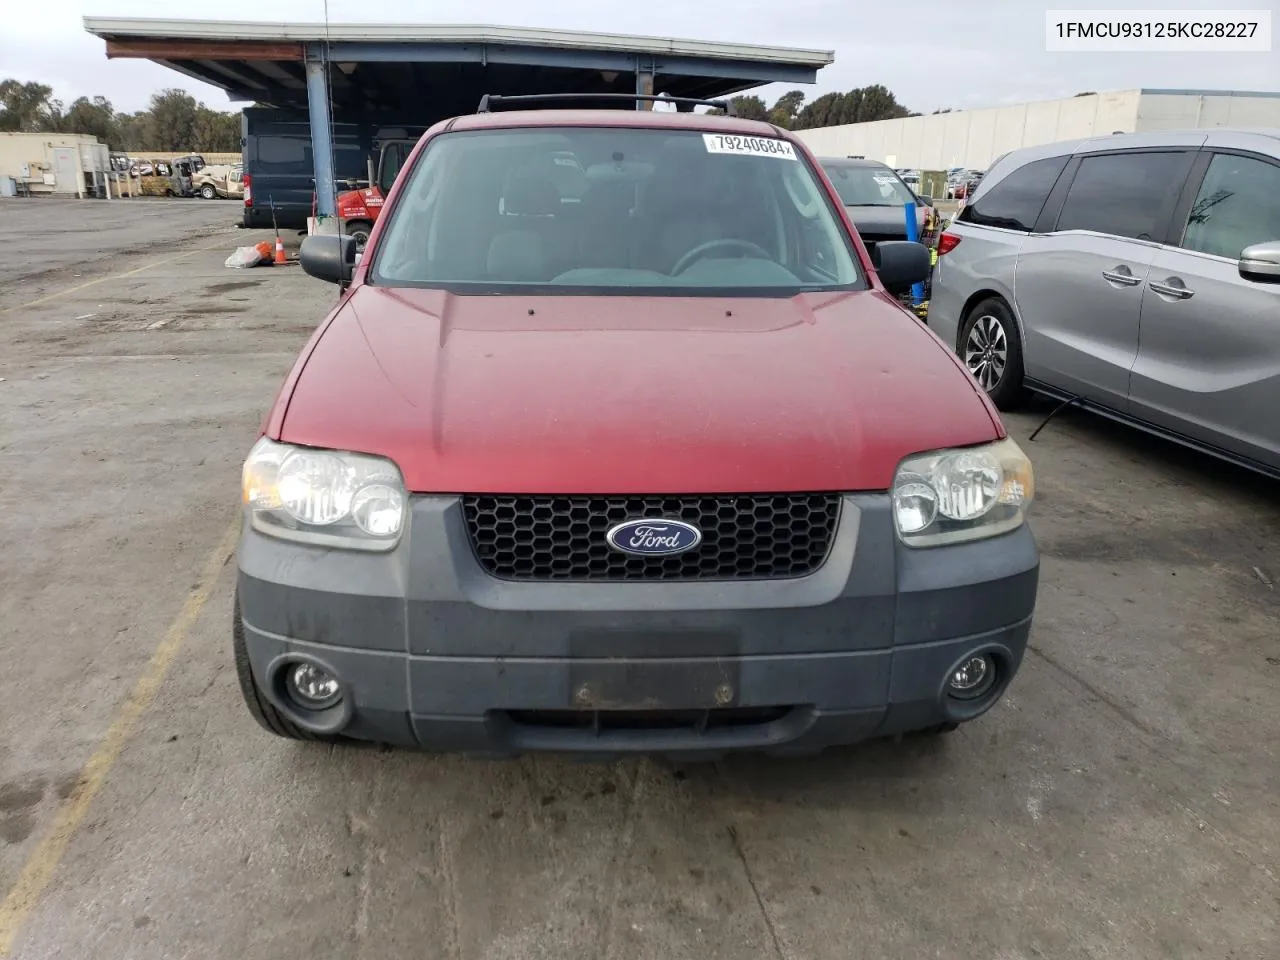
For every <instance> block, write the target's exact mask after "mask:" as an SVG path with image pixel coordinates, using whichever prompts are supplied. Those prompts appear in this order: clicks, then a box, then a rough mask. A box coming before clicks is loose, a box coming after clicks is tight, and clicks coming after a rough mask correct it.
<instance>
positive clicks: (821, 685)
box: [237, 494, 1039, 755]
mask: <svg viewBox="0 0 1280 960" xmlns="http://www.w3.org/2000/svg"><path fill="white" fill-rule="evenodd" d="M889 510H890V508H889V501H888V497H887V496H885V495H883V494H868V495H861V494H860V495H851V496H847V497H845V498H844V502H843V504H842V508H841V519H840V525H839V529H838V531H837V533H836V535H835V538H834V542H833V545H832V549H831V553H830V555H829V556H828V558H827V561H826V563H825V564H824V565H823V566H822V567H821V568H820V569H819V570H818V571H817V572H816V573H814V574H813V575H811V576H808V577H804V578H800V579H793V580H766V581H716V582H658V583H652V582H646V583H634V582H622V583H527V582H510V581H502V580H497V579H494V578H493V577H491V576H489V575H488V574H486V573H485V572H484V571H483V570H482V569H481V567H480V565H479V563H478V562H477V561H476V559H475V556H474V554H473V552H472V550H471V546H470V543H469V541H468V539H467V532H466V528H465V524H464V521H463V517H462V510H461V505H460V501H459V500H458V499H457V498H455V497H416V498H414V501H413V507H412V513H411V517H410V522H409V525H408V529H407V530H406V534H405V536H404V538H403V540H402V541H401V543H400V544H399V546H397V548H396V549H395V550H393V551H391V552H389V553H386V554H369V553H357V552H354V551H343V550H334V549H327V548H320V547H310V546H305V545H301V544H296V543H287V542H282V541H279V540H276V539H273V538H270V537H267V536H264V535H262V534H259V533H257V532H255V531H253V530H252V529H251V528H249V527H248V525H246V528H245V531H244V534H243V536H242V539H241V542H240V549H239V579H238V589H237V594H238V604H239V610H240V616H241V617H242V620H243V625H244V633H245V640H246V645H247V648H248V653H249V658H250V663H251V666H252V669H253V673H254V677H255V679H256V680H257V682H258V684H259V686H260V687H262V689H263V692H264V693H265V694H266V696H267V697H268V698H269V699H270V700H271V701H272V703H273V704H274V705H275V706H276V707H277V708H278V709H280V710H281V711H282V712H284V713H286V715H287V716H289V718H290V719H291V720H293V721H294V722H295V723H298V724H299V725H300V726H303V727H304V728H307V727H308V717H307V715H306V714H305V712H303V711H299V710H297V708H296V707H295V706H294V705H293V704H292V702H291V701H289V700H288V698H287V697H285V696H284V695H283V693H282V692H281V691H282V689H283V688H282V687H281V684H280V683H279V682H278V680H279V671H280V670H281V669H282V665H284V664H286V663H288V662H290V661H293V660H297V659H311V660H314V661H316V662H318V663H320V664H322V665H324V666H325V667H326V668H327V669H329V670H331V671H332V672H333V673H334V674H336V675H337V676H338V677H339V678H340V679H341V681H342V683H343V684H344V688H345V691H346V693H345V696H344V709H343V710H342V711H340V712H338V713H337V714H335V713H334V712H333V711H330V712H329V714H328V719H327V720H326V723H328V724H329V727H328V728H327V730H329V731H333V730H335V727H334V724H335V723H337V724H338V726H339V727H340V731H339V732H341V733H342V734H343V735H344V736H350V737H355V738H360V739H371V740H379V741H384V742H389V743H396V744H402V745H413V746H420V747H424V748H428V749H439V750H457V751H463V752H467V753H478V754H500V755H510V754H517V753H521V752H524V751H536V750H549V751H564V752H582V753H592V754H603V755H616V754H623V753H634V752H645V753H666V754H682V755H688V754H716V753H721V752H724V751H726V750H737V749H760V750H766V751H770V752H810V751H814V750H819V749H822V748H823V747H827V746H831V745H835V744H840V743H849V742H853V741H857V740H862V739H866V738H869V737H873V736H883V735H888V734H895V733H901V732H907V731H911V730H915V729H920V728H924V727H930V726H933V725H936V724H941V723H947V722H955V721H963V720H967V719H971V718H972V717H973V716H976V715H977V714H978V713H981V712H982V711H983V710H985V709H986V708H987V707H989V706H990V704H991V703H993V702H995V700H996V699H998V697H999V695H1000V694H1001V693H1002V692H1003V689H1004V687H1005V686H1006V685H1007V683H1008V681H1009V680H1010V679H1011V678H1012V676H1013V675H1014V673H1015V672H1016V671H1017V669H1018V667H1019V665H1020V663H1021V661H1022V655H1023V652H1024V650H1025V648H1026V643H1027V636H1028V633H1029V630H1030V626H1031V617H1032V613H1033V610H1034V607H1035V597H1036V588H1037V581H1038V574H1039V556H1038V553H1037V550H1036V546H1035V542H1034V539H1033V537H1032V535H1031V532H1030V530H1029V529H1028V528H1027V527H1026V526H1024V527H1022V528H1021V529H1020V530H1017V531H1015V532H1013V533H1010V534H1006V535H1004V536H1001V537H997V538H994V539H991V540H986V541H980V542H977V543H971V544H963V545H956V546H947V547H936V548H930V549H910V548H907V547H904V546H903V545H902V544H901V543H900V542H899V541H898V539H897V537H896V535H895V534H894V531H893V525H892V519H891V516H890V512H889ZM975 651H985V652H989V653H990V654H991V655H992V656H993V658H994V660H995V662H996V663H997V665H998V667H999V680H998V683H997V684H996V687H995V689H994V690H993V692H992V695H991V696H990V697H989V698H988V699H986V700H984V701H981V702H979V703H976V704H970V705H967V706H966V705H962V704H960V703H959V702H957V701H955V700H954V699H952V698H949V697H948V696H947V694H946V690H945V683H946V678H947V677H948V676H949V675H950V673H951V672H952V670H953V669H954V668H955V666H956V665H957V664H958V663H959V662H961V661H962V660H963V659H964V658H965V657H967V656H969V655H971V654H972V653H973V652H975ZM334 717H337V718H338V719H337V720H336V721H335V720H334ZM312 729H319V728H317V727H312Z"/></svg>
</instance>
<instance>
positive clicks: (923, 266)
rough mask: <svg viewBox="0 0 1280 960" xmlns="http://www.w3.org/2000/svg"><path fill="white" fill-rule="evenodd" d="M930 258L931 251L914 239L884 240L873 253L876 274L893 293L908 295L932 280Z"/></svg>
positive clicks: (872, 260)
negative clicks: (917, 286)
mask: <svg viewBox="0 0 1280 960" xmlns="http://www.w3.org/2000/svg"><path fill="white" fill-rule="evenodd" d="M930 259H931V258H930V256H929V248H928V247H926V246H925V245H924V244H923V243H915V242H914V241H911V240H882V241H880V242H879V243H877V244H876V248H875V250H874V251H872V254H871V262H872V264H873V265H874V266H875V268H876V275H877V276H878V277H879V278H880V282H881V283H883V284H884V286H885V289H886V290H888V291H889V292H890V293H892V294H899V293H906V292H907V291H908V290H910V289H911V288H912V286H914V285H915V284H917V283H924V282H925V281H926V280H928V279H929V272H930V270H932V269H933V265H932V263H931V262H930Z"/></svg>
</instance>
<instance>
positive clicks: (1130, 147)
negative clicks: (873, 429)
mask: <svg viewBox="0 0 1280 960" xmlns="http://www.w3.org/2000/svg"><path fill="white" fill-rule="evenodd" d="M938 253H939V257H938V263H937V266H936V267H935V269H934V275H933V291H932V299H931V302H930V304H929V314H928V323H929V326H930V327H931V328H932V329H933V330H934V332H935V333H937V334H938V336H940V337H941V338H942V339H943V341H944V342H946V343H947V344H948V345H950V346H951V347H953V348H954V349H955V350H956V352H957V353H958V354H959V355H960V357H961V358H962V359H963V361H964V364H965V366H967V367H968V369H969V372H970V373H971V374H972V375H973V376H974V378H975V379H976V380H977V382H978V384H979V385H980V386H981V387H982V388H983V389H984V390H985V391H986V392H987V394H988V395H989V396H990V397H991V399H992V400H993V401H994V402H995V403H996V405H997V406H999V407H1001V408H1003V409H1008V408H1009V407H1010V406H1011V405H1013V404H1014V403H1016V401H1017V399H1018V397H1019V396H1020V395H1021V394H1022V392H1023V390H1024V389H1027V388H1029V389H1031V390H1033V391H1035V392H1038V393H1041V394H1045V395H1048V396H1050V397H1053V398H1056V399H1058V400H1061V401H1064V402H1066V401H1071V402H1074V403H1077V404H1079V405H1080V406H1082V407H1086V408H1088V409H1091V410H1094V411H1096V412H1098V413H1102V414H1104V415H1107V416H1110V417H1113V418H1115V419H1119V420H1123V421H1125V422H1128V423H1131V424H1133V425H1135V426H1138V427H1141V428H1143V429H1146V430H1149V431H1151V432H1153V433H1157V434H1161V435H1163V436H1166V437H1168V438H1170V439H1173V440H1176V441H1179V442H1181V443H1184V444H1187V445H1189V446H1192V447H1196V448H1199V449H1202V450H1205V451H1207V452H1210V453H1213V454H1216V455H1218V456H1221V457H1224V458H1226V459H1229V460H1232V461H1234V462H1237V463H1239V464H1241V465H1243V466H1247V467H1251V468H1253V469H1257V470H1261V471H1263V472H1265V473H1269V474H1272V475H1275V476H1280V130H1258V131H1249V130H1196V131H1187V132H1161V133H1137V134H1118V135H1113V136H1106V137H1097V138H1093V139H1089V140H1079V141H1072V142H1068V143H1057V144H1050V145H1047V146H1041V147H1031V148H1027V149H1024V150H1017V151H1014V152H1012V153H1009V154H1006V155H1005V156H1003V157H1001V158H1000V159H999V160H997V161H996V163H995V164H994V165H993V166H992V167H991V170H990V171H989V172H988V173H987V175H986V178H985V179H984V180H983V182H982V186H981V188H980V189H979V190H978V191H977V193H976V194H975V195H974V198H973V200H972V202H971V203H969V204H967V205H966V206H965V207H964V208H963V210H961V212H960V214H959V216H958V217H957V218H956V220H955V221H954V222H953V223H952V224H951V225H950V226H949V227H948V228H947V230H946V231H945V232H944V233H943V234H942V235H941V236H940V237H939V243H938Z"/></svg>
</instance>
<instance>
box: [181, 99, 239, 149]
mask: <svg viewBox="0 0 1280 960" xmlns="http://www.w3.org/2000/svg"><path fill="white" fill-rule="evenodd" d="M195 129H196V132H195V139H194V140H192V149H194V150H198V151H200V152H202V153H235V152H237V151H239V149H240V115H239V114H237V113H222V112H220V111H218V110H210V109H209V108H208V107H206V106H205V105H204V104H203V103H202V104H200V105H199V106H198V107H197V108H196V127H195Z"/></svg>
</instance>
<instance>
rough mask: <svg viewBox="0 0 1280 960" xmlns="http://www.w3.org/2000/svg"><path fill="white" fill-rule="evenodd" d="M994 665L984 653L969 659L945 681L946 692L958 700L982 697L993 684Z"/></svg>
mask: <svg viewBox="0 0 1280 960" xmlns="http://www.w3.org/2000/svg"><path fill="white" fill-rule="evenodd" d="M995 678H996V665H995V664H994V663H993V662H992V660H991V658H990V657H989V656H987V655H986V654H985V653H984V654H980V655H978V656H976V657H970V658H969V659H967V660H966V661H965V662H964V663H962V664H960V666H959V667H957V668H956V671H955V673H953V674H951V679H950V680H949V681H947V691H948V692H949V693H950V694H951V696H953V697H956V698H957V699H960V700H973V699H975V698H976V697H980V696H982V695H983V694H984V693H986V692H987V690H989V689H990V688H991V684H992V683H994V682H995Z"/></svg>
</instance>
